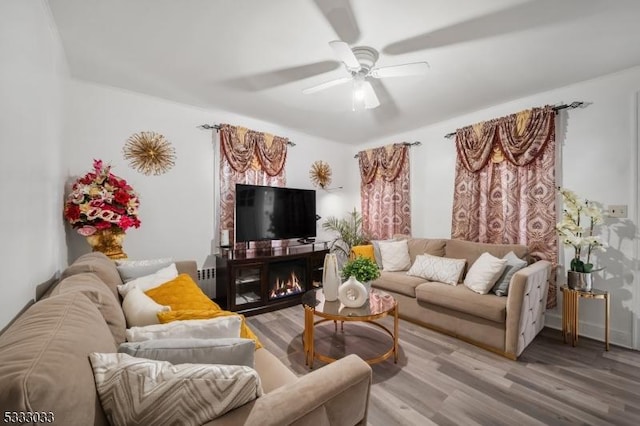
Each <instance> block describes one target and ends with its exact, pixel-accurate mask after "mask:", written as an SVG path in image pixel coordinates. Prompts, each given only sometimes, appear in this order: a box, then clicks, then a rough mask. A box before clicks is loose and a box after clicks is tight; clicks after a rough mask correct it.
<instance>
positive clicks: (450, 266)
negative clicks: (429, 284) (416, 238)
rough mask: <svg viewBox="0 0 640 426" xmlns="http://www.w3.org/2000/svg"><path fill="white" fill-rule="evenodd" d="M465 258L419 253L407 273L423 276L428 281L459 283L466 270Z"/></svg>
mask: <svg viewBox="0 0 640 426" xmlns="http://www.w3.org/2000/svg"><path fill="white" fill-rule="evenodd" d="M465 263H466V261H465V260H464V259H449V258H447V257H439V256H431V255H430V254H419V255H418V256H416V261H415V262H413V265H412V266H411V269H409V271H407V275H413V276H414V277H421V278H423V279H424V280H427V281H437V282H441V283H446V284H450V285H457V284H458V280H459V279H460V276H461V275H462V271H464V265H465Z"/></svg>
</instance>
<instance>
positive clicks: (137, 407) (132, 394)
mask: <svg viewBox="0 0 640 426" xmlns="http://www.w3.org/2000/svg"><path fill="white" fill-rule="evenodd" d="M89 360H90V361H91V367H92V369H93V376H94V378H95V382H96V390H97V391H98V395H99V396H100V402H101V404H102V408H103V409H104V412H105V414H106V415H107V418H108V420H109V423H110V424H111V425H114V426H119V425H132V424H146V425H159V424H163V425H165V424H166V425H169V424H180V425H202V424H204V423H207V422H209V421H211V420H213V419H215V418H216V417H219V416H221V415H222V414H224V413H226V412H227V411H230V410H232V409H234V408H236V407H239V406H241V405H244V404H246V403H247V402H249V401H253V400H254V399H256V398H258V397H259V396H261V395H262V385H261V383H260V376H258V373H257V372H256V371H255V370H254V369H253V368H250V367H245V366H240V365H208V364H180V365H173V364H171V363H169V362H166V361H153V360H149V359H144V358H134V357H132V356H130V355H127V354H123V353H115V354H114V353H95V352H93V353H90V354H89Z"/></svg>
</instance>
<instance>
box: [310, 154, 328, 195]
mask: <svg viewBox="0 0 640 426" xmlns="http://www.w3.org/2000/svg"><path fill="white" fill-rule="evenodd" d="M309 177H310V178H311V182H312V183H313V185H314V186H319V187H320V188H322V189H325V188H326V187H327V186H329V185H330V184H331V166H329V164H327V163H325V162H324V161H320V160H318V161H316V162H315V163H313V164H312V165H311V170H309Z"/></svg>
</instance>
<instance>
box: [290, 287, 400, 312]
mask: <svg viewBox="0 0 640 426" xmlns="http://www.w3.org/2000/svg"><path fill="white" fill-rule="evenodd" d="M302 304H303V305H305V306H309V307H312V308H314V310H315V312H316V313H321V314H327V315H333V316H345V317H371V316H376V315H380V314H384V313H386V312H389V311H391V310H392V309H393V308H394V307H395V305H396V299H394V298H393V296H392V295H390V294H389V293H386V292H384V291H382V290H378V289H377V288H373V289H371V292H370V293H369V300H368V301H367V302H365V304H364V305H363V306H361V307H359V308H347V307H346V306H344V305H343V304H342V303H340V301H339V300H335V301H333V302H329V301H326V300H325V299H324V293H323V292H322V289H316V290H311V291H308V292H306V293H305V294H304V296H302Z"/></svg>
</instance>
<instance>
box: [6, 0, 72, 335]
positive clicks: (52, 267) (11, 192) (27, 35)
mask: <svg viewBox="0 0 640 426" xmlns="http://www.w3.org/2000/svg"><path fill="white" fill-rule="evenodd" d="M0 63H1V65H0V200H2V201H1V203H2V208H0V240H1V241H2V243H1V244H0V262H2V267H1V268H0V295H1V296H0V329H2V328H3V327H5V326H6V325H7V324H8V323H9V321H10V320H11V319H12V318H13V317H14V316H15V315H16V314H17V313H18V312H19V311H20V310H21V309H22V308H23V307H24V306H25V305H26V304H27V303H28V302H29V300H31V299H33V298H34V297H35V295H36V287H38V286H39V285H40V284H44V283H47V282H49V281H50V280H51V279H52V278H54V277H55V276H56V274H58V272H59V270H60V269H61V268H62V267H63V266H64V265H65V263H66V248H65V245H64V229H63V226H62V214H61V212H62V199H63V193H62V190H63V185H62V182H63V179H62V176H61V166H60V151H61V145H62V122H63V120H62V114H63V110H64V90H63V87H64V82H65V81H66V80H67V79H68V71H67V68H66V60H65V58H64V53H63V51H62V48H61V44H60V40H59V37H58V34H57V32H56V30H55V27H54V24H53V20H52V18H51V15H50V11H49V9H48V6H47V3H46V2H45V1H37V0H32V1H23V0H3V1H2V2H1V3H0Z"/></svg>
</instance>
